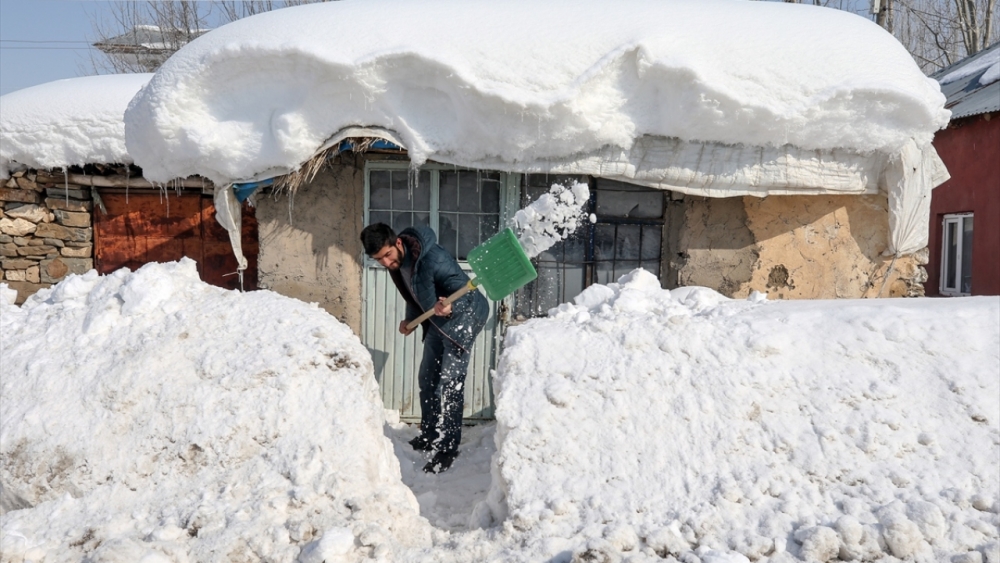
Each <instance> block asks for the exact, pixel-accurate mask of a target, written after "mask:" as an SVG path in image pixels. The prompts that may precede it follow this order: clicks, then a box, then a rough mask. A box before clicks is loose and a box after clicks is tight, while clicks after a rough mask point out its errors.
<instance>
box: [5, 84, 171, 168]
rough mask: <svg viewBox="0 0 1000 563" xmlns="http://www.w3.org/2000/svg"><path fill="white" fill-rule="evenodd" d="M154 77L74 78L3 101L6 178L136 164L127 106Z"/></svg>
mask: <svg viewBox="0 0 1000 563" xmlns="http://www.w3.org/2000/svg"><path fill="white" fill-rule="evenodd" d="M152 76H153V75H152V74H112V75H104V76H86V77H82V78H70V79H66V80H56V81H54V82H49V83H46V84H41V85H38V86H33V87H31V88H25V89H23V90H18V91H16V92H11V93H10V94H6V95H4V96H2V97H0V178H7V177H8V176H9V175H10V171H11V169H12V168H13V167H15V166H19V165H20V166H26V167H28V168H37V169H49V168H62V167H66V166H71V165H78V166H82V165H84V164H88V163H92V162H98V163H108V164H113V163H121V164H130V163H132V157H131V156H129V154H128V151H127V150H126V149H125V121H124V119H125V108H126V107H128V103H129V101H130V100H131V99H132V97H133V96H135V94H136V92H138V91H139V89H140V88H142V87H143V86H145V84H146V83H147V82H149V79H150V77H152Z"/></svg>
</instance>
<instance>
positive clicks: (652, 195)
mask: <svg viewBox="0 0 1000 563" xmlns="http://www.w3.org/2000/svg"><path fill="white" fill-rule="evenodd" d="M522 180H523V184H524V185H523V188H522V201H521V206H522V207H524V206H526V205H528V204H530V203H531V202H532V201H535V200H537V199H538V198H539V197H540V196H541V195H542V194H544V193H546V192H548V191H549V187H550V186H551V185H552V184H553V183H555V182H561V183H566V182H569V181H585V182H587V181H589V179H587V178H585V177H583V178H581V177H577V176H558V175H546V174H530V175H525V176H523V177H522ZM590 185H591V186H592V187H593V186H596V188H593V189H592V194H593V198H592V200H591V204H590V208H589V209H588V212H590V213H593V214H595V215H596V216H597V220H596V222H595V223H590V222H585V223H584V224H583V225H582V226H581V227H580V229H579V231H577V232H576V233H574V234H573V235H572V236H571V237H569V238H567V239H566V240H565V241H562V242H560V243H558V244H556V245H555V246H553V247H552V248H551V249H549V250H548V251H546V252H544V253H542V254H540V255H539V256H537V257H536V258H535V260H534V262H535V267H536V269H537V270H538V279H537V280H536V281H535V282H532V283H531V284H528V285H527V286H525V288H524V289H523V290H521V291H519V292H518V293H517V299H516V300H515V314H516V315H517V316H523V317H529V316H537V315H544V314H546V313H547V312H548V311H549V309H552V308H553V307H556V306H558V305H559V304H560V303H564V302H569V301H572V299H573V298H574V297H576V296H577V295H578V294H579V293H580V292H581V291H583V290H584V288H586V287H587V286H589V285H591V284H594V283H601V284H607V283H612V282H616V281H617V280H618V278H620V277H621V276H623V275H625V274H627V273H629V272H630V271H632V270H634V269H635V268H639V267H642V268H645V269H646V270H647V271H649V272H651V273H652V274H653V275H656V276H659V275H660V253H661V238H662V236H663V225H664V206H665V205H666V204H667V198H666V192H665V191H662V190H654V189H652V188H645V187H641V186H634V185H629V184H625V183H622V182H614V181H608V180H604V179H600V178H598V179H597V180H596V181H594V182H590Z"/></svg>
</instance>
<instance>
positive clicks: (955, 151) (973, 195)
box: [925, 43, 1000, 296]
mask: <svg viewBox="0 0 1000 563" xmlns="http://www.w3.org/2000/svg"><path fill="white" fill-rule="evenodd" d="M991 68H993V69H994V71H993V74H994V75H996V74H997V70H996V69H998V68H1000V43H998V44H995V45H993V46H992V47H990V48H988V49H986V50H984V51H982V52H980V53H978V54H977V55H975V56H972V57H969V58H967V59H965V60H963V61H959V62H958V63H956V64H955V65H952V66H951V67H948V68H946V69H944V70H942V71H941V72H939V73H938V74H937V75H935V76H936V78H937V79H938V80H939V81H940V82H941V89H942V91H943V92H944V93H945V95H947V96H948V103H947V107H948V108H949V109H951V112H952V119H951V123H949V125H948V128H947V129H943V130H941V131H938V132H937V134H936V135H935V137H934V147H935V148H936V149H937V151H938V154H939V155H940V156H941V159H942V160H943V161H944V162H945V164H946V165H947V166H948V170H949V171H950V172H951V179H950V180H948V181H947V182H945V183H944V184H942V185H941V186H939V187H938V188H937V189H935V190H934V196H933V198H932V199H931V217H930V225H929V232H930V243H929V251H930V252H929V258H930V264H929V265H928V267H927V271H928V280H927V283H926V284H925V285H926V292H927V295H932V296H956V295H1000V260H998V259H997V257H998V256H1000V80H998V79H997V77H996V76H993V77H992V79H991V78H990V75H989V74H988V73H989V72H990V69H991ZM956 76H957V78H955V77H956Z"/></svg>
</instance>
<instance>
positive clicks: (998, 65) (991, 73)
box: [941, 48, 1000, 86]
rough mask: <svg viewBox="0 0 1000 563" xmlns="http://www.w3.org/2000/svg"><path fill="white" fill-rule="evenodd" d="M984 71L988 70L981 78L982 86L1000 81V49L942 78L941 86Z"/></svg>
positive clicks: (993, 50) (991, 51) (980, 83)
mask: <svg viewBox="0 0 1000 563" xmlns="http://www.w3.org/2000/svg"><path fill="white" fill-rule="evenodd" d="M983 69H986V72H984V73H983V75H982V76H980V77H979V81H978V83H979V85H980V86H986V85H988V84H992V83H994V82H996V81H997V80H1000V49H997V48H994V49H992V50H990V51H989V52H987V53H985V54H983V56H981V57H979V58H978V59H976V60H975V61H970V62H969V63H967V64H964V65H962V66H961V67H960V68H957V69H955V70H954V71H953V72H949V73H948V74H946V75H944V76H943V77H941V84H948V83H950V82H955V81H956V80H961V79H963V78H965V77H967V76H972V75H973V74H976V73H977V72H981V71H982V70H983Z"/></svg>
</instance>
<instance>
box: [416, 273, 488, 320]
mask: <svg viewBox="0 0 1000 563" xmlns="http://www.w3.org/2000/svg"><path fill="white" fill-rule="evenodd" d="M478 285H479V284H477V283H476V279H475V278H473V279H471V280H469V283H467V284H465V285H463V286H462V288H461V289H459V290H458V291H456V292H455V293H452V294H451V295H449V296H448V297H447V298H446V299H445V300H444V304H445V305H451V304H452V303H454V302H455V300H456V299H458V298H459V297H461V296H463V295H465V294H466V293H468V292H470V291H472V290H473V289H476V286H478ZM433 314H434V307H431V308H430V309H428V310H426V311H424V314H423V315H420V316H419V317H417V318H415V319H413V320H412V321H410V324H408V325H406V329H407V330H413V329H415V328H417V327H418V326H420V323H422V322H424V321H426V320H427V319H429V318H431V316H432V315H433Z"/></svg>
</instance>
